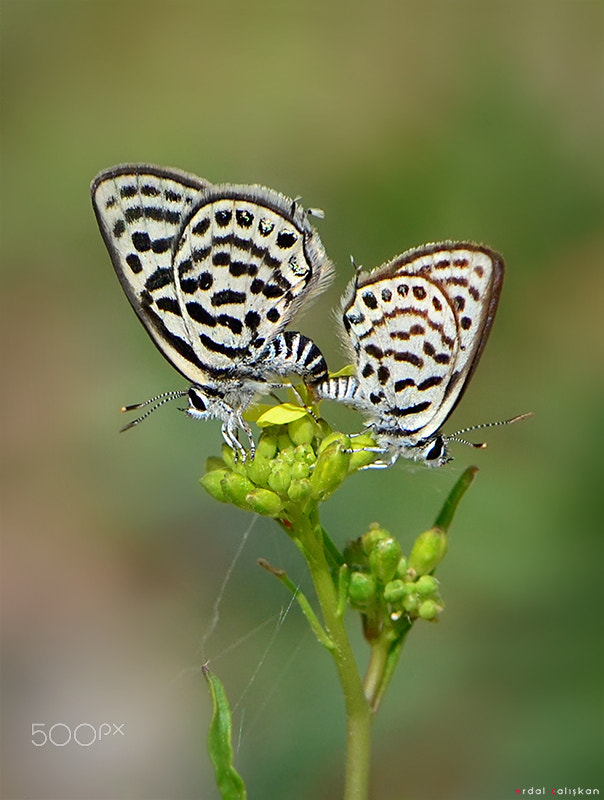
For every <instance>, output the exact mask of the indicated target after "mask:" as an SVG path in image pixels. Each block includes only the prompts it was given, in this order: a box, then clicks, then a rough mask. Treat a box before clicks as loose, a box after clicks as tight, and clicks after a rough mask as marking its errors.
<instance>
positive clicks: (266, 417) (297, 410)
mask: <svg viewBox="0 0 604 800" xmlns="http://www.w3.org/2000/svg"><path fill="white" fill-rule="evenodd" d="M307 413H308V412H307V411H306V409H305V408H303V407H302V406H295V405H294V404H293V403H282V404H281V405H280V406H272V408H269V409H268V411H265V412H264V413H263V414H261V415H260V416H259V417H258V419H257V420H256V425H258V426H259V427H260V428H265V427H266V426H267V425H286V424H287V423H288V422H293V421H294V420H296V419H301V417H304V416H305V415H306V414H307Z"/></svg>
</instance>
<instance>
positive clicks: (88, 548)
mask: <svg viewBox="0 0 604 800" xmlns="http://www.w3.org/2000/svg"><path fill="white" fill-rule="evenodd" d="M1 10H2V30H1V34H0V35H1V58H2V70H1V77H0V80H1V83H2V86H1V89H2V117H1V123H2V137H3V138H2V141H3V143H2V188H1V195H2V197H1V202H2V208H1V214H0V219H1V220H2V229H3V237H2V249H3V257H2V297H3V301H4V302H3V311H2V315H1V319H0V324H1V326H2V345H3V366H2V376H3V379H2V382H3V392H2V394H3V411H2V416H1V418H2V427H3V434H4V435H3V439H4V446H3V462H4V463H3V473H2V477H3V481H2V484H3V493H4V500H3V511H2V518H3V529H4V531H3V560H2V561H3V563H2V567H3V593H4V601H3V650H2V655H3V672H2V678H3V687H2V688H3V715H2V716H3V719H2V724H3V736H2V768H3V769H2V781H3V786H2V796H3V797H5V798H7V800H9V799H10V800H23V799H24V798H45V799H46V800H122V798H124V799H126V798H127V799H128V800H131V798H136V800H151V798H161V799H163V798H166V799H167V800H168V799H172V798H182V799H183V800H189V799H190V798H191V799H192V798H201V799H202V800H215V798H217V797H218V794H217V791H216V789H215V787H214V784H213V777H212V774H211V771H210V767H209V762H208V759H207V756H206V751H205V735H206V729H207V725H208V722H209V718H210V713H211V710H210V707H209V703H208V697H207V691H206V687H205V685H204V682H203V679H202V677H201V675H200V671H199V667H200V665H201V663H202V661H203V658H204V657H208V658H210V659H211V663H212V667H213V668H214V670H215V671H216V672H217V673H218V675H219V676H220V677H221V678H222V680H223V681H224V683H225V685H226V688H227V691H228V693H229V696H230V698H231V701H232V703H233V704H234V705H235V727H236V731H235V736H236V747H237V764H238V767H239V769H240V771H241V772H242V774H243V775H244V777H245V779H246V781H247V784H248V790H249V794H250V797H251V798H287V799H288V800H309V798H313V800H323V798H325V799H326V800H327V799H329V800H331V799H332V798H337V797H339V796H340V795H341V774H342V759H343V752H344V742H343V732H344V728H343V708H342V702H341V699H340V697H339V695H338V687H337V683H336V679H335V674H334V670H333V666H332V664H331V662H330V659H329V657H328V656H327V654H326V653H324V652H323V651H322V650H321V648H320V647H319V645H317V644H316V642H315V641H314V639H313V637H312V636H311V635H310V634H309V633H308V631H307V630H306V623H305V622H304V620H303V619H302V618H301V615H300V614H299V612H298V610H297V609H290V608H289V599H288V597H287V596H285V593H284V590H283V587H281V586H280V585H279V584H278V583H277V582H276V581H272V580H271V578H270V576H268V575H267V574H266V573H264V572H263V571H261V570H259V569H258V567H257V566H256V559H257V557H259V556H264V557H266V558H268V559H269V560H270V561H272V562H273V563H276V564H279V565H281V566H284V567H285V568H287V569H288V571H289V573H290V575H291V576H292V578H293V579H294V580H295V581H299V582H300V583H301V584H302V586H304V587H307V586H308V581H307V578H306V575H305V572H304V566H303V564H302V563H301V562H300V560H299V559H298V558H297V556H296V554H295V552H293V550H294V548H293V546H292V545H291V544H290V543H289V542H288V541H287V540H286V539H285V538H284V536H283V534H281V533H280V532H279V531H278V529H277V528H276V526H274V525H271V523H270V522H269V521H266V520H261V521H257V522H256V523H255V524H253V525H252V526H251V528H250V523H251V522H252V519H251V517H249V516H246V515H245V514H244V513H243V512H241V511H238V510H236V509H234V508H231V507H227V506H220V505H219V504H218V503H216V502H215V501H213V500H212V499H211V498H209V497H208V496H207V495H205V493H204V492H203V490H202V489H201V488H200V487H199V485H198V483H197V480H198V477H199V476H200V475H201V474H202V472H203V468H204V463H205V459H206V457H207V456H209V455H211V454H215V453H217V452H218V451H219V447H220V441H221V440H220V433H219V427H218V425H217V424H215V423H207V424H204V425H201V424H198V425H195V424H193V423H192V422H190V421H189V420H187V419H186V418H185V417H184V415H182V414H179V413H177V411H176V409H175V408H174V407H166V408H164V409H162V410H161V411H158V412H157V413H156V414H155V415H154V416H153V417H152V418H151V419H150V420H149V421H148V422H147V423H146V424H145V425H144V426H142V427H141V428H139V429H136V430H135V431H133V432H131V433H129V434H127V435H124V436H119V435H118V434H117V431H118V429H119V426H120V425H121V424H122V419H121V418H120V415H119V413H118V409H119V407H120V406H121V405H122V404H124V403H130V402H135V401H137V400H143V399H145V398H147V397H149V396H151V395H153V394H156V393H158V392H160V391H164V390H166V389H171V388H180V387H181V386H182V385H183V384H182V380H181V379H180V377H179V376H178V375H177V374H176V373H175V372H174V371H173V370H172V369H171V367H170V366H169V365H168V364H167V363H165V362H164V361H163V359H162V358H161V357H160V356H159V354H158V353H157V351H156V350H155V348H154V347H153V346H152V345H151V343H150V341H149V340H148V338H147V336H146V334H145V332H144V330H143V329H142V327H141V326H140V325H139V323H138V321H137V320H136V318H135V315H134V314H133V313H132V311H131V309H130V307H129V305H128V303H127V301H126V299H125V297H124V296H123V294H122V291H121V289H120V287H119V284H118V282H117V281H116V279H115V275H114V274H113V270H112V268H111V264H110V261H109V258H108V255H107V253H106V252H105V250H104V247H103V244H102V241H101V238H100V235H99V233H98V230H97V228H96V224H95V221H94V218H93V214H92V210H91V206H90V200H89V189H88V187H89V183H90V180H91V179H92V177H93V176H94V175H95V174H96V173H97V172H98V171H100V170H101V169H103V168H105V167H108V166H110V165H112V164H115V163H119V162H124V161H149V162H155V163H158V164H162V165H172V166H178V167H181V168H183V169H186V170H189V171H191V172H195V173H197V174H200V175H203V176H205V177H206V178H208V179H210V180H211V181H217V182H219V181H232V182H259V183H263V184H266V185H268V186H271V187H274V188H277V189H279V190H281V191H283V192H285V193H286V194H289V195H290V196H296V195H301V196H302V197H303V199H304V202H305V203H306V204H307V205H310V206H318V207H322V208H323V209H324V210H325V212H326V217H325V220H324V221H320V222H319V223H318V227H319V229H320V233H321V237H322V239H323V242H324V244H325V246H326V248H327V250H328V253H329V254H330V256H331V258H332V259H333V261H334V262H335V264H336V267H337V277H336V280H335V281H334V284H333V286H332V287H331V288H330V289H329V290H328V291H327V292H326V293H325V294H324V295H322V296H321V297H320V298H319V299H318V301H317V302H316V303H315V305H314V306H313V308H312V309H311V310H310V311H309V312H308V313H306V314H305V316H304V317H303V319H301V320H299V322H298V325H297V327H299V328H300V329H301V330H303V331H304V332H305V333H307V334H309V335H311V336H312V337H313V338H314V339H315V340H316V341H317V343H318V344H319V345H320V346H321V348H322V349H323V350H324V352H325V353H326V355H327V357H328V360H329V362H330V364H331V365H332V368H333V369H336V368H339V367H340V366H342V365H343V363H344V362H343V358H342V355H341V350H340V347H339V344H338V341H337V339H336V336H335V334H334V324H333V318H332V311H331V310H332V309H333V308H334V307H335V306H336V305H337V302H338V298H339V296H340V294H341V291H342V289H343V287H344V285H345V283H346V282H347V280H348V279H349V277H350V264H349V255H350V254H353V255H354V257H355V259H356V260H357V262H360V263H362V264H364V265H365V266H367V267H371V266H375V265H377V264H379V263H381V262H383V261H384V260H386V259H389V258H391V257H392V256H394V255H395V254H396V253H399V252H401V251H403V250H405V249H407V248H409V247H412V246H414V245H418V244H421V243H422V242H424V241H435V240H439V239H443V238H453V239H474V240H478V241H483V242H485V243H488V244H490V245H491V246H492V247H494V248H496V249H498V250H500V251H501V252H502V253H504V255H505V258H506V262H507V276H506V284H505V287H504V293H503V298H502V302H501V305H500V310H499V314H498V318H497V321H496V324H495V327H494V330H493V334H492V336H491V339H490V342H489V346H488V347H487V349H486V352H485V354H484V357H483V360H482V363H481V365H480V368H479V370H478V372H477V373H476V375H475V377H474V379H473V382H472V386H471V388H470V389H469V390H468V392H467V393H466V395H465V398H464V401H463V403H462V404H461V407H460V408H459V409H458V410H457V411H456V413H455V415H454V417H453V418H452V419H451V420H450V421H449V423H448V425H447V428H448V430H456V429H458V428H460V427H463V426H465V425H470V424H474V423H479V422H484V421H491V420H498V419H503V418H506V417H509V416H512V415H514V414H518V413H520V412H524V411H529V410H530V411H534V412H535V416H534V418H533V419H531V420H530V421H528V422H524V423H522V424H518V425H516V426H512V427H510V428H498V429H493V430H491V431H488V432H485V436H486V438H488V442H489V449H488V450H487V451H485V452H479V453H476V452H473V451H471V450H469V449H467V448H463V447H461V446H458V447H457V448H456V449H455V456H456V461H455V462H454V464H453V465H451V466H450V467H447V468H446V469H443V470H441V471H429V470H424V469H421V468H419V467H414V466H412V465H409V464H402V463H401V464H398V465H397V466H396V467H395V468H393V469H391V470H388V471H386V472H375V473H364V474H360V475H357V476H354V477H352V478H350V479H349V480H348V481H347V483H346V484H345V485H344V486H343V487H342V488H341V489H340V491H339V492H338V494H337V495H336V496H335V497H334V498H333V499H332V500H330V501H329V503H328V504H327V505H326V507H325V513H324V519H325V524H326V527H327V528H328V530H329V531H330V532H331V535H332V537H333V538H334V539H335V540H336V541H337V542H338V543H340V544H342V543H343V542H344V541H346V540H347V539H348V538H350V537H354V536H358V535H360V534H361V533H362V532H363V531H364V530H365V529H366V526H367V524H368V523H370V522H371V521H373V520H376V519H379V520H380V521H381V522H382V524H383V525H385V526H386V527H388V528H389V529H390V530H391V531H392V532H393V533H395V534H396V535H397V536H398V537H400V539H401V541H402V542H403V544H404V546H408V545H409V544H410V543H411V541H412V540H413V538H414V536H415V535H416V534H417V533H419V532H420V531H421V530H422V529H424V528H425V527H427V526H429V525H430V523H431V522H432V521H433V519H434V517H435V515H436V513H437V512H438V510H439V508H440V505H441V503H442V501H443V499H444V497H445V496H446V494H447V492H448V490H449V489H450V488H451V486H452V485H453V483H454V481H455V479H456V477H457V475H458V474H459V473H460V472H461V470H462V469H463V468H465V467H466V466H468V465H469V464H471V463H476V464H477V465H478V466H479V467H480V473H479V475H478V479H477V482H476V484H475V485H474V487H473V488H472V490H471V492H470V493H469V495H468V496H467V497H466V498H465V499H464V501H463V504H462V507H461V508H460V511H459V513H458V516H457V519H456V522H455V525H454V527H453V530H452V540H451V548H450V553H449V555H448V557H447V559H446V561H445V562H444V564H443V565H442V567H441V569H440V578H441V580H442V584H443V592H444V596H445V600H446V602H447V609H446V612H445V614H444V615H443V618H442V621H441V623H440V624H439V625H437V626H436V625H421V626H420V625H418V626H417V628H416V629H415V630H414V631H413V634H412V635H411V637H410V639H409V641H408V644H407V645H406V651H405V653H404V658H403V661H402V664H401V668H400V670H399V672H398V674H397V676H396V678H395V680H394V682H393V685H392V688H391V690H390V693H389V695H388V697H387V701H386V705H385V707H384V708H383V710H382V711H381V713H380V716H379V718H378V719H377V722H376V725H375V745H374V768H373V778H372V798H373V800H458V799H459V800H461V799H462V798H463V800H504V798H509V797H511V796H516V795H515V791H516V790H517V789H525V790H527V789H529V788H531V787H536V788H541V787H545V788H546V790H547V791H548V792H549V791H551V789H555V790H557V789H561V788H564V787H570V788H571V790H572V788H576V787H584V788H585V787H592V788H593V787H597V788H599V789H600V791H604V774H603V770H602V763H603V761H602V745H603V736H602V727H601V712H602V707H601V698H602V667H603V666H604V665H603V659H602V652H601V643H602V622H601V620H602V613H601V609H602V594H601V586H602V578H601V563H602V555H603V551H602V535H603V533H604V531H603V526H602V523H601V519H602V514H601V503H602V498H601V494H600V493H601V488H599V487H601V482H602V475H603V470H602V467H603V463H602V444H603V439H604V436H603V434H604V425H603V418H604V414H603V411H604V409H603V405H604V403H603V399H604V369H603V367H604V333H603V310H602V309H603V303H604V294H603V289H604V270H603V263H602V261H603V259H602V255H603V252H604V248H603V244H604V230H603V225H602V222H603V211H604V180H603V179H604V161H603V158H602V156H603V151H604V147H603V143H604V138H603V133H604V124H603V123H604V113H603V103H604V7H603V6H602V4H601V3H600V2H595V1H594V2H589V1H587V0H575V2H560V0H551V2H534V1H533V0H527V1H526V2H463V1H459V2H445V1H444V0H443V2H437V1H436V0H426V1H425V2H422V3H419V2H407V1H405V2H399V3H390V2H385V1H384V0H358V1H356V2H355V1H353V0H350V1H349V2H327V1H324V2H319V1H318V0H306V2H304V3H295V4H294V3H287V2H240V0H231V1H230V2H222V3H218V2H203V1H202V0H198V1H197V2H181V1H180V0H176V2H143V1H142V0H141V2H131V1H130V0H125V1H124V2H92V1H90V2H75V1H74V2H59V1H53V0H47V1H45V2H31V1H30V0H3V2H2V9H1ZM324 413H325V414H326V415H327V416H328V417H329V419H330V420H331V421H332V422H333V423H334V424H340V425H342V426H344V427H345V428H346V429H348V430H354V429H358V428H359V427H360V421H359V419H358V417H357V416H356V415H354V414H353V413H352V412H350V411H346V410H340V409H338V408H336V407H334V406H331V407H327V406H326V407H325V411H324ZM244 539H245V546H244V547H243V550H242V552H241V554H240V556H239V559H238V561H237V563H236V566H235V568H234V570H233V572H232V575H231V577H230V580H229V581H228V583H227V585H226V590H225V591H224V595H223V596H222V603H221V605H220V615H219V621H218V624H217V626H216V629H215V631H214V633H213V635H212V636H210V637H209V638H208V636H207V635H208V633H209V632H210V624H211V620H212V618H213V616H214V606H215V604H216V601H217V598H218V597H219V593H220V592H221V586H222V583H223V581H224V578H225V575H226V573H227V570H228V569H229V565H230V564H231V561H232V559H233V557H234V555H235V553H236V552H237V551H238V549H239V547H240V544H241V543H242V541H243V540H244ZM202 645H203V646H202ZM356 646H357V648H358V653H359V659H360V660H361V661H363V660H364V658H365V651H364V647H363V642H362V640H361V638H360V637H359V636H358V635H357V636H356ZM38 723H39V724H44V725H46V729H47V730H48V727H50V725H52V724H54V723H64V724H65V725H68V726H71V727H72V728H73V727H75V726H76V725H78V724H80V723H85V724H87V725H94V726H98V725H100V724H101V723H109V724H112V723H113V724H116V725H121V724H123V725H124V728H123V730H124V733H125V735H124V736H123V737H122V736H120V735H119V734H117V735H115V736H113V737H107V738H106V739H104V740H103V741H101V743H96V744H94V745H91V746H90V747H78V746H77V745H74V744H73V743H71V744H69V745H66V746H65V747H62V748H61V747H53V746H50V745H49V746H45V747H34V746H33V745H32V743H31V739H32V735H31V731H32V724H38ZM62 730H64V729H63V728H57V729H56V732H57V738H60V734H61V731H62ZM88 730H89V729H88V728H86V729H81V731H82V736H85V732H86V731H88Z"/></svg>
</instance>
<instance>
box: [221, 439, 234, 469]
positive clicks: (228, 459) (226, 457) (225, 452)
mask: <svg viewBox="0 0 604 800" xmlns="http://www.w3.org/2000/svg"><path fill="white" fill-rule="evenodd" d="M221 452H222V460H223V461H224V463H225V464H226V465H227V467H228V468H229V469H233V468H234V467H235V466H236V465H237V461H236V460H235V453H234V452H233V451H232V450H231V448H230V447H229V446H228V444H223V445H222V450H221Z"/></svg>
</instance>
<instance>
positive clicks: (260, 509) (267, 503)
mask: <svg viewBox="0 0 604 800" xmlns="http://www.w3.org/2000/svg"><path fill="white" fill-rule="evenodd" d="M245 500H246V502H247V504H248V505H249V507H250V508H251V509H252V511H255V512H256V514H262V516H264V517H278V516H279V514H281V512H282V511H283V500H281V498H280V497H279V495H278V494H276V493H275V492H271V491H270V489H254V491H253V492H250V493H249V494H247V495H246V497H245Z"/></svg>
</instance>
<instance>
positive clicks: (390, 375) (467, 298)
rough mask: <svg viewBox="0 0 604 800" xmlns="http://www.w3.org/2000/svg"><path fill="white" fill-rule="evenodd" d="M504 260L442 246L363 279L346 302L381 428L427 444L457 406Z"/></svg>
mask: <svg viewBox="0 0 604 800" xmlns="http://www.w3.org/2000/svg"><path fill="white" fill-rule="evenodd" d="M503 269H504V267H503V260H502V258H501V256H499V255H498V254H497V253H494V252H493V251H491V250H489V249H488V248H485V247H481V246H478V245H474V244H470V243H463V242H461V243H453V242H444V243H440V244H432V245H425V246H423V247H420V248H417V249H414V250H410V251H408V252H407V253H403V254H402V255H401V256H398V257H397V258H395V259H393V260H392V261H390V262H388V263H387V264H385V265H383V266H382V267H379V268H378V269H376V270H374V271H373V272H371V273H370V274H369V275H361V276H360V279H359V281H358V284H356V285H355V287H354V289H353V292H352V297H351V298H349V299H347V300H346V301H345V305H344V309H343V310H344V325H345V329H346V331H347V333H348V337H349V339H350V343H351V345H352V347H353V349H354V351H355V358H356V360H357V364H358V369H357V379H358V381H359V382H360V384H361V389H362V394H363V397H364V401H365V406H366V408H367V410H369V411H370V412H371V413H372V415H373V416H374V417H375V418H376V420H377V421H378V423H379V425H380V426H382V427H384V428H390V429H396V430H400V431H404V432H407V433H409V434H410V438H411V439H413V438H416V439H418V440H419V439H425V438H429V437H430V436H432V435H433V434H434V433H436V431H438V429H439V428H440V427H441V426H442V425H443V423H444V422H445V420H446V419H447V417H448V416H449V415H450V414H451V412H452V411H453V409H454V408H455V406H456V404H457V403H458V402H459V399H460V398H461V396H462V394H463V391H464V390H465V387H466V386H467V384H468V381H469V379H470V377H471V375H472V373H473V371H474V369H475V368H476V365H477V363H478V360H479V358H480V355H481V353H482V350H483V348H484V346H485V344H486V340H487V337H488V335H489V332H490V329H491V326H492V324H493V319H494V316H495V311H496V309H497V303H498V300H499V295H500V291H501V284H502V280H503Z"/></svg>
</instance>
